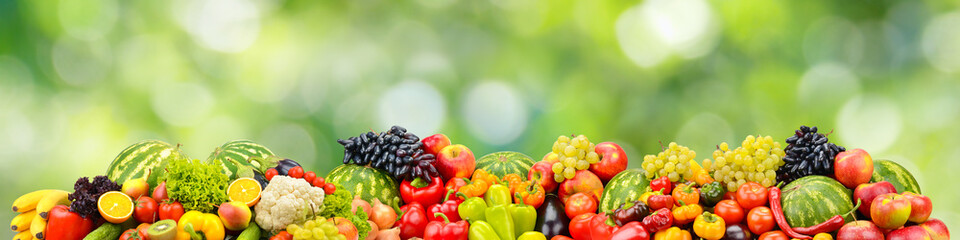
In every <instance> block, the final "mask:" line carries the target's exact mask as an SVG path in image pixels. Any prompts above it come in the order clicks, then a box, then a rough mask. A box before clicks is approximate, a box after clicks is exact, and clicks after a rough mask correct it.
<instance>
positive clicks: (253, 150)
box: [207, 139, 275, 179]
mask: <svg viewBox="0 0 960 240" xmlns="http://www.w3.org/2000/svg"><path fill="white" fill-rule="evenodd" d="M274 155H275V154H274V153H273V151H270V149H269V148H267V147H266V146H263V145H261V144H258V143H255V142H253V141H250V140H245V139H240V140H233V141H229V142H227V143H224V144H223V145H220V146H219V147H217V148H216V149H215V150H213V152H211V153H210V156H209V157H207V162H208V163H209V162H214V160H220V162H221V166H223V173H224V174H226V175H227V176H228V177H230V179H236V178H237V177H239V176H238V175H237V172H238V170H240V168H241V167H242V166H248V167H251V168H253V169H258V167H259V166H256V164H254V163H251V162H250V158H251V157H260V158H265V157H269V156H274Z"/></svg>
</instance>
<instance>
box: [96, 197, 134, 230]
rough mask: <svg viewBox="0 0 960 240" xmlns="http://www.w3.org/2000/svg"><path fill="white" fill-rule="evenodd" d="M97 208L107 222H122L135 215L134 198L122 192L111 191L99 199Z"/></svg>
mask: <svg viewBox="0 0 960 240" xmlns="http://www.w3.org/2000/svg"><path fill="white" fill-rule="evenodd" d="M97 209H98V210H100V216H103V219H105V220H107V222H111V223H115V224H120V223H123V222H124V221H127V219H130V216H131V215H133V200H131V199H130V196H127V194H124V193H122V192H118V191H109V192H105V193H103V194H102V195H100V198H99V199H97Z"/></svg>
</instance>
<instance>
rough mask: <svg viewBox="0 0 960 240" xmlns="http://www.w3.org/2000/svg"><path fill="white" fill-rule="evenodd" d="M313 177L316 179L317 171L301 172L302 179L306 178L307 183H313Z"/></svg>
mask: <svg viewBox="0 0 960 240" xmlns="http://www.w3.org/2000/svg"><path fill="white" fill-rule="evenodd" d="M313 179H317V173H315V172H313V171H309V172H306V173H303V180H307V182H308V183H313Z"/></svg>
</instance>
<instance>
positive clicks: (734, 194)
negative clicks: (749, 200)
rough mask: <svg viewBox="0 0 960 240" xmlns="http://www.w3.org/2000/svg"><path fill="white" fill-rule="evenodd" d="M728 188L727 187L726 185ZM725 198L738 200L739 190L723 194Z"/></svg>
mask: <svg viewBox="0 0 960 240" xmlns="http://www.w3.org/2000/svg"><path fill="white" fill-rule="evenodd" d="M724 189H726V187H724ZM723 200H734V201H736V200H737V192H726V193H724V194H723Z"/></svg>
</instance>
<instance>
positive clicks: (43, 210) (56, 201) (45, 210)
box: [37, 190, 70, 219]
mask: <svg viewBox="0 0 960 240" xmlns="http://www.w3.org/2000/svg"><path fill="white" fill-rule="evenodd" d="M69 194H70V193H69V192H67V191H63V190H53V191H50V192H48V193H47V194H46V195H44V196H43V198H42V199H40V202H39V203H37V214H40V217H42V218H43V219H47V218H48V217H49V215H50V209H53V206H56V205H66V204H70V199H67V195H69Z"/></svg>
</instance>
